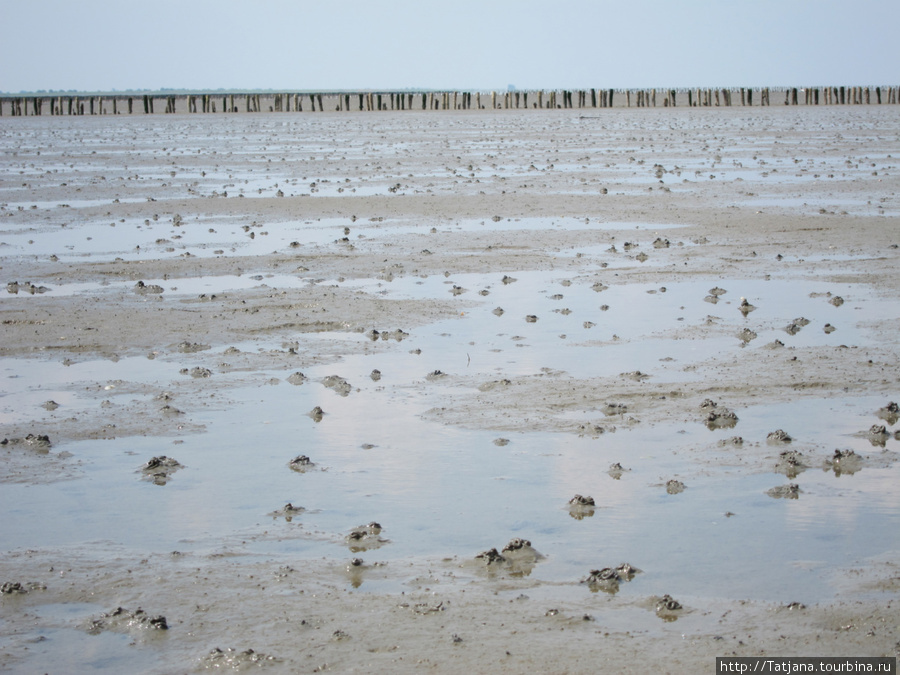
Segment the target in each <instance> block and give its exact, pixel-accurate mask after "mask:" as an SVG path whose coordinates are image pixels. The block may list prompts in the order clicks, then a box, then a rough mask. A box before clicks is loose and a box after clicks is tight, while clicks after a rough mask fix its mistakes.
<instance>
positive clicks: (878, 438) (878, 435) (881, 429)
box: [866, 424, 891, 448]
mask: <svg viewBox="0 0 900 675" xmlns="http://www.w3.org/2000/svg"><path fill="white" fill-rule="evenodd" d="M890 437H891V434H890V432H889V431H888V430H887V428H886V427H885V426H884V425H883V424H873V425H872V426H871V427H869V430H868V431H867V432H866V438H868V439H869V443H871V444H872V445H874V446H877V447H881V448H883V447H884V446H885V444H886V443H887V440H888V439H889V438H890Z"/></svg>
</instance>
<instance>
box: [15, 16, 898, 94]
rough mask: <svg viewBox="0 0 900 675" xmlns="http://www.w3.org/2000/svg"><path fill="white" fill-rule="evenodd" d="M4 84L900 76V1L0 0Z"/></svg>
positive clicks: (464, 84) (335, 84)
mask: <svg viewBox="0 0 900 675" xmlns="http://www.w3.org/2000/svg"><path fill="white" fill-rule="evenodd" d="M0 22H2V23H0V25H2V26H3V37H2V40H0V91H5V92H19V91H35V90H41V89H46V90H51V89H63V90H66V89H77V90H85V91H111V90H119V91H121V90H125V89H160V88H187V89H198V90H199V89H219V88H226V89H234V90H241V89H280V90H285V91H294V90H299V91H303V90H329V89H350V90H355V89H405V88H429V89H432V88H433V89H461V90H472V91H475V90H489V89H505V88H506V87H507V85H510V84H512V85H515V86H516V87H518V88H519V89H537V88H545V89H554V88H571V89H579V88H582V89H583V88H591V87H595V88H610V87H613V88H623V87H717V86H719V87H724V86H734V87H741V86H754V87H758V86H782V85H783V86H812V85H838V86H839V85H873V86H874V85H898V84H900V67H898V66H900V40H898V39H897V35H898V30H900V0H593V1H591V0H317V1H315V2H312V1H309V0H293V1H291V0H0Z"/></svg>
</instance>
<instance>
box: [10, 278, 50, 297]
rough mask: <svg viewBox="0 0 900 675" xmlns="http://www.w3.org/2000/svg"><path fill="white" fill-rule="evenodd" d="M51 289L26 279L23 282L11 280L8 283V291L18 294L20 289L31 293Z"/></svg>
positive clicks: (39, 292) (44, 291)
mask: <svg viewBox="0 0 900 675" xmlns="http://www.w3.org/2000/svg"><path fill="white" fill-rule="evenodd" d="M49 290H50V289H49V288H47V287H46V286H35V285H34V284H33V283H31V282H30V281H26V282H25V283H22V284H20V283H19V282H18V281H10V282H9V283H7V284H6V292H7V293H11V294H12V295H18V293H19V292H20V291H21V292H22V293H31V295H34V294H35V293H37V294H41V293H46V292H47V291H49Z"/></svg>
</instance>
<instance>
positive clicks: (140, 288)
mask: <svg viewBox="0 0 900 675" xmlns="http://www.w3.org/2000/svg"><path fill="white" fill-rule="evenodd" d="M134 292H135V293H137V294H138V295H159V294H160V293H162V292H163V287H162V286H157V285H156V284H149V285H148V284H145V283H144V282H143V281H138V282H137V283H136V284H135V285H134Z"/></svg>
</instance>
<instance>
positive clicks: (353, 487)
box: [0, 106, 900, 673]
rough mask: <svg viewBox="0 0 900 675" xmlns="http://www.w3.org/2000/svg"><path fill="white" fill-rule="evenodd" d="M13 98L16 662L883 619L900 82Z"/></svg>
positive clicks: (376, 650)
mask: <svg viewBox="0 0 900 675" xmlns="http://www.w3.org/2000/svg"><path fill="white" fill-rule="evenodd" d="M0 127H2V128H0V139H2V140H0V144H2V145H0V148H2V151H3V154H2V163H0V275H2V277H0V281H2V282H4V283H5V286H3V285H2V284H0V321H2V330H3V340H2V343H0V371H2V375H3V382H4V386H3V387H2V388H0V389H2V397H0V484H2V485H0V488H2V489H0V506H2V509H3V513H4V518H3V520H2V523H0V542H2V544H0V590H2V592H0V670H4V671H9V672H16V673H19V672H21V673H31V672H72V671H73V669H74V670H75V671H93V672H109V673H112V672H123V671H124V670H128V671H130V672H146V673H169V672H206V671H209V670H223V669H224V670H238V671H246V670H253V671H255V670H256V669H262V670H263V671H264V672H326V671H329V670H330V671H334V672H346V671H352V670H366V671H369V672H410V673H412V672H422V671H423V670H430V671H433V672H460V671H465V670H469V671H472V672H481V671H486V670H501V669H502V670H507V671H510V672H523V671H526V670H540V671H544V672H559V671H561V670H565V671H567V672H596V671H597V670H598V669H602V670H610V671H616V672H646V670H647V669H654V668H655V669H662V670H667V671H672V672H687V671H691V670H698V669H701V670H702V669H706V668H708V666H709V663H711V662H712V659H713V658H714V657H715V656H721V655H727V654H737V655H747V656H750V655H753V656H756V655H763V654H775V653H777V654H779V655H791V654H796V655H810V654H815V655H822V656H829V655H835V656H837V655H840V656H846V655H852V654H857V655H897V653H898V650H900V632H898V628H897V627H898V625H900V617H898V609H897V606H898V603H897V594H898V592H900V568H898V567H897V563H896V560H897V553H898V551H900V508H898V506H900V505H898V498H897V491H896V485H897V481H898V479H900V473H898V472H900V462H898V461H897V460H898V458H900V454H898V453H900V428H898V420H900V409H898V406H897V403H896V401H898V400H900V391H898V388H900V384H898V379H897V372H900V348H898V346H897V345H898V342H897V334H898V331H900V319H898V317H900V301H898V300H897V298H898V297H900V293H898V291H900V273H898V272H900V269H898V267H900V249H898V246H900V235H898V232H900V230H898V228H897V223H898V218H900V198H898V196H897V195H898V189H900V160H898V159H897V158H898V157H900V142H898V141H897V138H900V125H898V122H897V119H896V116H895V115H894V114H893V111H892V110H891V109H888V108H881V107H876V106H872V107H868V106H866V107H860V108H858V109H850V108H847V109H825V108H822V109H803V110H791V109H785V110H781V109H777V108H772V109H754V110H753V111H752V112H748V111H747V110H740V109H721V110H718V109H717V110H706V109H693V110H688V109H685V110H679V111H665V112H664V113H663V112H661V111H654V110H651V109H646V110H643V109H640V110H630V111H626V110H611V111H609V115H604V116H602V117H598V118H591V119H582V118H580V117H578V115H577V114H574V113H573V114H571V115H570V114H568V113H566V112H565V111H563V112H560V111H554V112H553V113H552V114H547V115H544V114H539V113H534V112H530V113H529V114H528V115H519V114H516V113H515V112H513V111H505V112H499V111H498V113H497V114H496V115H495V114H485V113H447V114H442V115H435V114H432V113H429V114H428V115H427V116H425V115H418V114H416V113H414V112H411V111H404V113H403V114H402V115H401V114H392V115H385V116H379V117H378V118H377V120H376V119H374V118H373V117H372V116H371V115H369V116H358V115H354V114H352V113H347V114H323V115H321V116H316V117H315V118H303V119H302V120H301V119H297V118H294V117H292V116H290V115H285V116H284V117H280V118H279V117H277V116H276V117H272V116H271V115H266V116H255V115H242V116H240V118H239V119H237V118H230V117H229V118H224V117H223V118H215V119H213V118H205V119H203V120H197V119H195V118H188V117H183V116H178V115H173V116H166V117H165V118H164V119H163V118H159V119H153V120H147V119H143V118H129V119H116V118H113V117H103V118H91V119H61V118H15V119H10V120H6V121H4V122H3V124H2V125H0ZM448 148H453V149H452V150H449V151H448ZM174 458H177V459H174ZM573 495H574V496H573ZM279 505H284V506H279ZM301 505H302V506H301ZM360 523H366V524H364V525H360ZM382 524H383V525H384V527H382ZM503 542H507V543H506V544H504V543H503ZM623 561H628V562H627V563H625V562H623ZM632 563H633V565H632Z"/></svg>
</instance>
